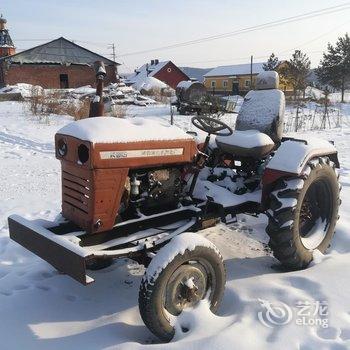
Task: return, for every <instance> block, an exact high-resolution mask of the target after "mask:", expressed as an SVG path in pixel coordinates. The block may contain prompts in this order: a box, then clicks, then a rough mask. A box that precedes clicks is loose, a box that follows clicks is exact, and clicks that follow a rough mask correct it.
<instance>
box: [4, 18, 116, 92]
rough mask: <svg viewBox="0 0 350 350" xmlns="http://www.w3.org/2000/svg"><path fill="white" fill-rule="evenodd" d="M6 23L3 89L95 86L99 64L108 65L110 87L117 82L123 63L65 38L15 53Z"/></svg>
mask: <svg viewBox="0 0 350 350" xmlns="http://www.w3.org/2000/svg"><path fill="white" fill-rule="evenodd" d="M5 23H6V20H5V19H0V28H2V29H1V32H0V33H1V34H0V43H1V45H0V53H1V52H4V50H5V49H6V48H7V47H8V51H7V53H6V54H4V55H1V54H0V86H4V85H14V84H17V83H28V84H32V85H40V86H42V87H43V88H76V87H79V86H84V85H94V84H95V72H94V69H93V64H94V62H96V61H102V62H104V64H105V66H106V72H107V76H106V79H105V81H106V84H109V83H114V82H116V81H117V66H118V65H119V63H116V62H114V61H112V60H110V59H108V58H106V57H103V56H101V55H99V54H97V53H94V52H92V51H90V50H88V49H86V48H84V47H81V46H79V45H77V44H75V43H74V42H72V41H69V40H67V39H65V38H63V37H61V38H58V39H56V40H53V41H50V42H48V43H46V44H43V45H39V46H36V47H33V48H31V49H29V50H25V51H22V52H20V53H15V48H14V46H13V43H12V40H11V38H10V36H9V34H8V31H7V30H6V29H5V27H4V26H5ZM4 40H6V43H5V41H4ZM3 41H4V44H3ZM1 56H2V57H1ZM4 56H5V57H4Z"/></svg>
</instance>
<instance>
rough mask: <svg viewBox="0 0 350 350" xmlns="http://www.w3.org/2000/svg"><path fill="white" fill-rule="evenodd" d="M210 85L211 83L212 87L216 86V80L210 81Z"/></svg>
mask: <svg viewBox="0 0 350 350" xmlns="http://www.w3.org/2000/svg"><path fill="white" fill-rule="evenodd" d="M210 85H211V87H212V88H215V86H216V81H215V80H213V81H211V83H210Z"/></svg>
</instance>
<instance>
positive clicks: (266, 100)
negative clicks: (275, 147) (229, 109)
mask: <svg viewBox="0 0 350 350" xmlns="http://www.w3.org/2000/svg"><path fill="white" fill-rule="evenodd" d="M278 84H279V78H278V74H277V73H276V72H274V71H272V72H263V73H260V74H258V76H257V81H256V90H251V91H249V92H248V93H247V95H246V96H245V98H244V102H243V104H242V107H241V109H240V111H239V113H238V116H237V122H236V130H241V131H242V130H258V131H260V132H262V133H264V134H267V135H268V136H269V137H270V138H271V139H272V140H273V141H274V142H275V143H278V142H280V141H281V138H282V133H283V119H284V110H285V98H284V94H283V92H282V91H280V90H278Z"/></svg>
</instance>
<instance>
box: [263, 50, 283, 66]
mask: <svg viewBox="0 0 350 350" xmlns="http://www.w3.org/2000/svg"><path fill="white" fill-rule="evenodd" d="M279 63H280V62H279V61H278V57H277V56H275V54H274V53H273V52H272V54H271V55H270V57H269V59H268V60H267V62H266V63H264V64H263V69H264V70H277V67H278V65H279Z"/></svg>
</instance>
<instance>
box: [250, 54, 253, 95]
mask: <svg viewBox="0 0 350 350" xmlns="http://www.w3.org/2000/svg"><path fill="white" fill-rule="evenodd" d="M250 89H253V55H251V56H250Z"/></svg>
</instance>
